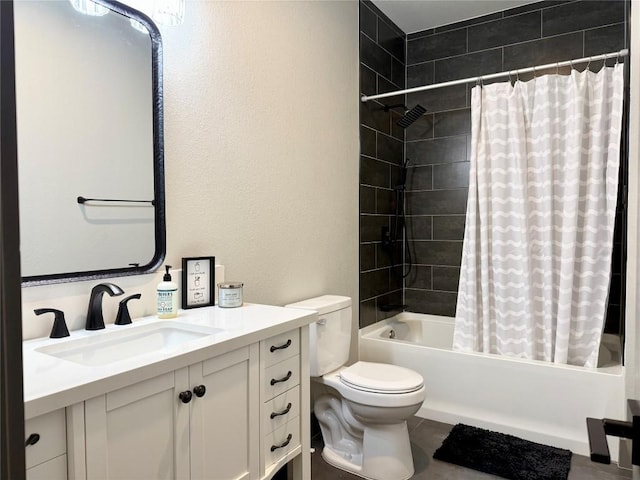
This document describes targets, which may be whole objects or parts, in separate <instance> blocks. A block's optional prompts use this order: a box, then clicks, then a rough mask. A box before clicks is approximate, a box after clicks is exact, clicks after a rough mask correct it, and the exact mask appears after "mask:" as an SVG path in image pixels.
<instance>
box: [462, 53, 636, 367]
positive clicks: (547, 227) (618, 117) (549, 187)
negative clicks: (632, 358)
mask: <svg viewBox="0 0 640 480" xmlns="http://www.w3.org/2000/svg"><path fill="white" fill-rule="evenodd" d="M623 85H624V81H623V65H621V64H618V65H616V66H615V67H606V68H603V69H601V70H600V71H599V72H598V73H593V72H590V71H588V70H587V71H585V72H578V71H576V70H573V71H572V72H571V75H568V76H563V75H546V76H542V77H539V78H536V79H534V80H531V81H529V82H519V81H518V82H516V83H515V85H513V86H512V85H511V83H509V82H506V83H497V84H492V85H487V86H476V87H474V88H473V91H472V143H471V145H472V146H471V168H470V187H469V199H468V203H467V217H466V229H465V236H464V246H463V253H462V265H461V271H460V285H459V290H458V305H457V310H456V319H455V332H454V349H456V350H460V351H474V352H488V353H496V354H501V355H510V356H516V357H521V358H527V359H534V360H544V361H548V362H555V363H562V364H571V365H581V366H586V367H595V366H596V364H597V361H598V350H599V347H600V339H601V336H602V331H603V326H604V319H605V314H606V306H607V299H608V294H609V281H610V275H611V251H612V248H613V229H614V218H615V210H616V198H617V190H618V167H619V163H620V137H621V130H622V109H623Z"/></svg>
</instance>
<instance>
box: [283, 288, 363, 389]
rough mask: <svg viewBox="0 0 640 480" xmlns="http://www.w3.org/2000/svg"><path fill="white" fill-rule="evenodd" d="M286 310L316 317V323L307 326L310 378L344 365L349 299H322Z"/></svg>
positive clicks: (347, 346) (304, 301) (348, 327)
mask: <svg viewBox="0 0 640 480" xmlns="http://www.w3.org/2000/svg"><path fill="white" fill-rule="evenodd" d="M286 306H287V307H289V308H301V309H304V310H313V311H315V312H317V313H318V321H317V322H314V323H312V324H310V325H309V368H310V371H311V376H312V377H321V376H322V375H324V374H325V373H329V372H332V371H333V370H335V369H337V368H338V367H341V366H342V365H344V364H345V363H347V360H348V359H349V346H350V344H351V298H349V297H341V296H338V295H323V296H321V297H315V298H310V299H308V300H303V301H301V302H296V303H292V304H289V305H286Z"/></svg>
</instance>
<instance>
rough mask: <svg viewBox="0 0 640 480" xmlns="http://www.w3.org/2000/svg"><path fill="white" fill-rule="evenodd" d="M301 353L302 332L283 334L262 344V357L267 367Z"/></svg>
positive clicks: (293, 331) (295, 331)
mask: <svg viewBox="0 0 640 480" xmlns="http://www.w3.org/2000/svg"><path fill="white" fill-rule="evenodd" d="M298 353H300V331H299V330H292V331H290V332H285V333H281V334H280V335H276V336H274V337H271V338H267V339H266V340H263V341H262V342H260V356H261V357H262V358H264V362H265V363H264V365H265V367H269V366H271V365H275V364H276V363H278V362H282V361H283V360H286V359H287V358H290V357H293V356H294V355H298Z"/></svg>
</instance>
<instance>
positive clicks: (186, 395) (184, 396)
mask: <svg viewBox="0 0 640 480" xmlns="http://www.w3.org/2000/svg"><path fill="white" fill-rule="evenodd" d="M178 398H179V399H180V400H181V401H182V403H189V402H190V401H191V399H192V398H193V395H192V394H191V391H189V390H185V391H184V392H180V393H179V394H178Z"/></svg>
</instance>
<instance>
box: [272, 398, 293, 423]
mask: <svg viewBox="0 0 640 480" xmlns="http://www.w3.org/2000/svg"><path fill="white" fill-rule="evenodd" d="M290 410H291V402H289V403H288V404H287V408H285V409H284V410H282V411H281V412H271V420H273V419H274V418H276V417H279V416H280V415H286V414H287V413H289V411H290Z"/></svg>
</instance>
